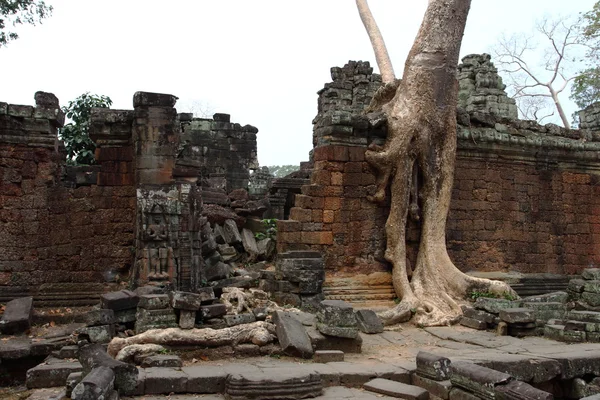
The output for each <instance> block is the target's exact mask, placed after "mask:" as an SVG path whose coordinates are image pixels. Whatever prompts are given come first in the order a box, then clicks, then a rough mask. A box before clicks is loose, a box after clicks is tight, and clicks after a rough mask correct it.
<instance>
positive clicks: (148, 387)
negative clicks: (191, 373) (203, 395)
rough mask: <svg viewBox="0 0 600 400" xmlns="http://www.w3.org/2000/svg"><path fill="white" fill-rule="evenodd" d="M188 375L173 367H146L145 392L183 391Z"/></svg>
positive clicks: (166, 392) (167, 392)
mask: <svg viewBox="0 0 600 400" xmlns="http://www.w3.org/2000/svg"><path fill="white" fill-rule="evenodd" d="M187 380H188V376H187V374H186V373H185V372H183V371H181V370H180V369H175V368H146V379H145V382H144V392H145V394H169V393H185V391H186V387H187Z"/></svg>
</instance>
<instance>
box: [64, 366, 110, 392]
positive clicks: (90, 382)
mask: <svg viewBox="0 0 600 400" xmlns="http://www.w3.org/2000/svg"><path fill="white" fill-rule="evenodd" d="M114 386H115V374H114V372H113V371H112V370H111V369H110V368H107V367H97V368H94V369H93V370H92V371H91V372H90V373H89V374H87V375H86V376H85V377H84V378H83V379H82V380H81V382H79V383H78V384H77V386H75V387H74V388H73V392H72V394H71V398H72V399H73V400H98V399H107V398H108V395H109V394H110V393H111V392H112V390H113V389H114Z"/></svg>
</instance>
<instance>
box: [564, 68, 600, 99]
mask: <svg viewBox="0 0 600 400" xmlns="http://www.w3.org/2000/svg"><path fill="white" fill-rule="evenodd" d="M571 99H572V100H573V101H574V102H575V104H577V106H579V108H580V109H583V108H585V107H587V106H589V105H590V104H592V103H595V102H597V101H600V67H592V68H587V69H585V70H583V71H581V73H580V75H578V76H577V77H576V78H575V79H574V80H573V86H572V87H571Z"/></svg>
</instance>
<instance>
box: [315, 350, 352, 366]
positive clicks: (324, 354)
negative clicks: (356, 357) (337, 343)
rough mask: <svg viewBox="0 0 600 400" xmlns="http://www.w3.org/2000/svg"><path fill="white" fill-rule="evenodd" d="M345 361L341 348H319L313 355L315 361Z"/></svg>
mask: <svg viewBox="0 0 600 400" xmlns="http://www.w3.org/2000/svg"><path fill="white" fill-rule="evenodd" d="M337 361H344V352H343V351H340V350H317V351H315V354H314V356H313V362H316V363H328V362H337Z"/></svg>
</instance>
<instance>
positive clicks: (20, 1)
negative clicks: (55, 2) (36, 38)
mask: <svg viewBox="0 0 600 400" xmlns="http://www.w3.org/2000/svg"><path fill="white" fill-rule="evenodd" d="M51 14H52V6H48V5H46V3H44V2H43V1H37V0H0V48H2V46H6V45H7V43H8V42H10V41H11V40H15V39H17V38H18V37H19V35H18V34H17V33H16V32H14V31H13V30H12V29H13V28H15V27H16V26H17V25H23V24H30V25H35V24H36V23H41V22H42V20H43V19H44V18H47V17H49V16H50V15H51Z"/></svg>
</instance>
